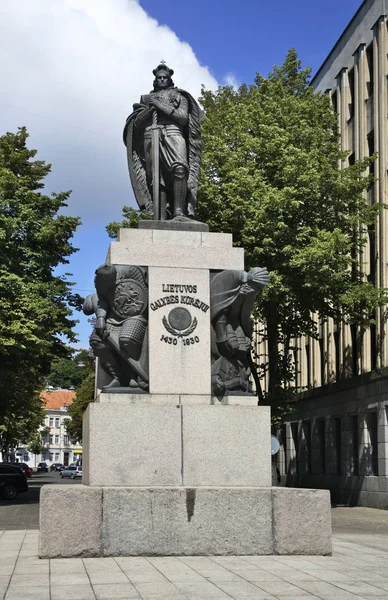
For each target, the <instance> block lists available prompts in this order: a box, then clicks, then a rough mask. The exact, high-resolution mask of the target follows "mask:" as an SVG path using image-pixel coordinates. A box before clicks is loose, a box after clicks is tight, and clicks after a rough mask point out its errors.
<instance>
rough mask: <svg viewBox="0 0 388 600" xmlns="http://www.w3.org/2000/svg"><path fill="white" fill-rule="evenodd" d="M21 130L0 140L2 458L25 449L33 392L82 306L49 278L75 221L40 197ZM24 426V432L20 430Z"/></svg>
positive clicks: (59, 200) (42, 167)
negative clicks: (12, 448) (13, 448)
mask: <svg viewBox="0 0 388 600" xmlns="http://www.w3.org/2000/svg"><path fill="white" fill-rule="evenodd" d="M27 138H28V134H27V131H26V129H25V128H24V127H22V128H20V129H19V130H18V132H17V133H6V134H5V135H3V136H1V137H0V450H1V451H2V452H3V454H6V453H7V451H8V448H9V447H10V446H14V445H16V444H17V443H19V444H20V443H28V441H29V439H30V437H31V434H32V433H33V431H36V428H37V426H38V425H39V423H40V420H41V412H40V411H41V402H40V399H39V390H40V389H42V386H43V382H44V378H45V377H46V376H47V375H48V373H49V371H50V367H51V362H52V360H53V359H54V358H55V357H64V356H67V355H68V352H69V349H68V346H67V345H66V343H65V342H66V341H70V342H72V341H75V334H74V332H73V327H74V325H75V323H76V321H75V320H74V319H73V318H71V315H72V310H71V309H72V308H80V306H81V302H82V299H81V298H80V297H79V296H78V295H77V294H73V293H72V291H71V286H72V283H71V282H69V281H68V279H67V277H68V274H65V275H56V274H54V270H55V269H56V268H57V267H58V266H59V265H63V264H67V263H68V262H69V261H68V257H69V256H71V255H72V254H73V252H75V251H76V249H75V248H74V247H73V246H72V244H71V241H70V240H71V238H72V236H73V234H74V232H75V230H76V228H77V226H78V225H79V223H80V221H79V219H78V218H75V217H70V216H64V215H62V214H59V212H60V211H61V209H62V208H63V207H65V206H67V203H66V201H67V199H68V197H69V194H70V192H61V193H58V194H52V195H51V196H48V195H46V194H44V193H43V192H42V190H43V188H44V178H45V177H46V176H47V175H48V173H49V172H50V168H51V167H50V165H48V164H45V163H44V162H43V161H40V160H33V159H34V157H35V155H36V150H30V149H29V148H28V147H27ZM21 422H23V423H24V424H25V425H24V427H23V429H22V430H21V428H20V427H19V423H21Z"/></svg>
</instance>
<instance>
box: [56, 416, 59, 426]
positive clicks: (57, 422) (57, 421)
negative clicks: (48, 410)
mask: <svg viewBox="0 0 388 600" xmlns="http://www.w3.org/2000/svg"><path fill="white" fill-rule="evenodd" d="M55 427H59V417H55Z"/></svg>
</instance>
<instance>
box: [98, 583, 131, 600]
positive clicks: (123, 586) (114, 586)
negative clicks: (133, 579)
mask: <svg viewBox="0 0 388 600" xmlns="http://www.w3.org/2000/svg"><path fill="white" fill-rule="evenodd" d="M93 591H94V593H95V595H96V598H97V600H116V598H117V599H119V598H120V599H121V598H123V599H124V600H127V599H128V600H130V599H131V598H140V596H139V594H138V593H137V591H136V589H135V588H134V587H133V585H131V584H130V583H110V584H107V585H106V584H104V585H100V584H99V585H93Z"/></svg>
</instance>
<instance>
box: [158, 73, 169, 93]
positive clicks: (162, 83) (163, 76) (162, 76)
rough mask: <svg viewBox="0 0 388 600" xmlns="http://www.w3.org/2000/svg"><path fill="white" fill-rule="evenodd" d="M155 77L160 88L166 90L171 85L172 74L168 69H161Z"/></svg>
mask: <svg viewBox="0 0 388 600" xmlns="http://www.w3.org/2000/svg"><path fill="white" fill-rule="evenodd" d="M155 79H156V85H157V87H158V89H159V90H165V89H166V88H168V87H169V85H170V76H169V75H168V73H167V72H166V71H159V72H158V74H157V76H156V78H155Z"/></svg>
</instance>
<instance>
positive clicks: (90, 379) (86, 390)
mask: <svg viewBox="0 0 388 600" xmlns="http://www.w3.org/2000/svg"><path fill="white" fill-rule="evenodd" d="M93 400H94V370H93V369H92V367H91V366H90V367H89V368H88V370H87V374H86V376H85V378H84V380H83V381H82V383H81V385H80V386H79V388H78V389H77V390H76V397H75V398H74V400H73V402H72V404H71V405H70V406H69V408H68V409H67V412H68V414H69V416H70V417H71V420H70V419H67V420H66V429H67V433H68V435H69V436H70V438H71V440H72V441H73V442H74V443H77V442H80V443H82V418H83V415H84V412H85V410H86V409H87V407H88V405H89V403H90V402H93Z"/></svg>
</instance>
